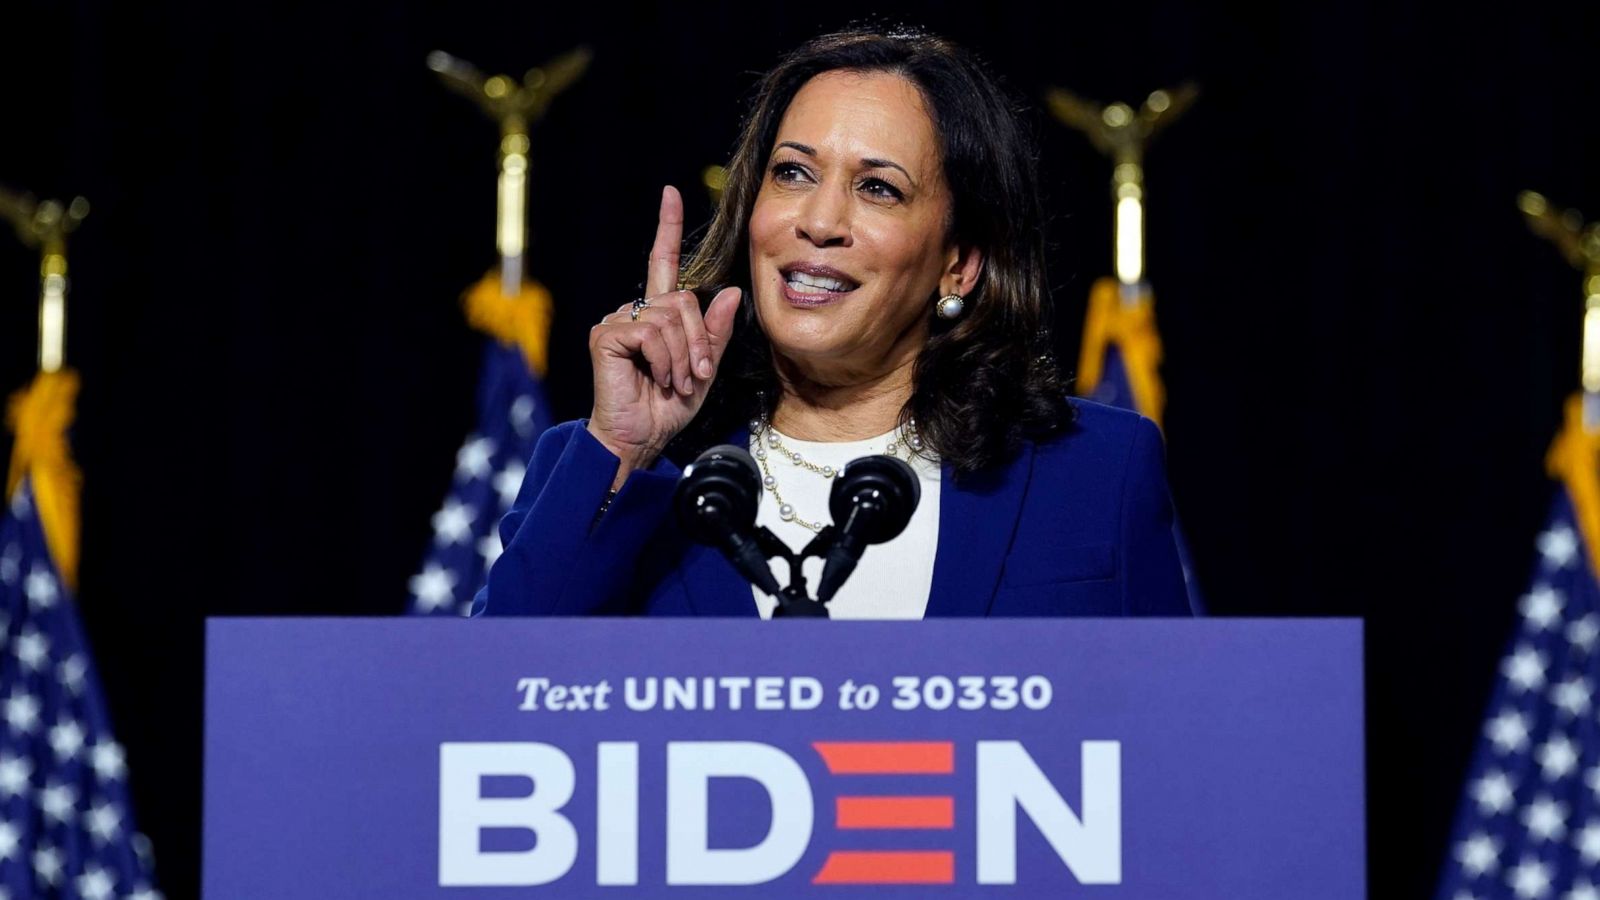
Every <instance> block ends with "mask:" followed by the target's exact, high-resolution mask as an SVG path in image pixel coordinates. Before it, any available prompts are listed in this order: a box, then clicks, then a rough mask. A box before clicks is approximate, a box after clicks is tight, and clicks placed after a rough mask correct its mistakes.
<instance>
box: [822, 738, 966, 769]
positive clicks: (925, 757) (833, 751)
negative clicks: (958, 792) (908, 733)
mask: <svg viewBox="0 0 1600 900" xmlns="http://www.w3.org/2000/svg"><path fill="white" fill-rule="evenodd" d="M811 746H813V747H815V748H816V750H817V753H819V754H821V755H822V761H823V762H824V763H825V764H827V766H828V771H829V772H832V773H833V774H835V775H949V774H950V773H952V772H954V771H955V768H956V751H955V744H953V743H951V742H949V741H902V742H882V743H871V742H865V741H852V742H848V743H844V742H831V743H830V742H826V741H818V742H816V743H814V744H812V745H811Z"/></svg>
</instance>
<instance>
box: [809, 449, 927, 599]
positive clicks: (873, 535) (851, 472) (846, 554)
mask: <svg viewBox="0 0 1600 900" xmlns="http://www.w3.org/2000/svg"><path fill="white" fill-rule="evenodd" d="M921 500H922V485H920V484H918V483H917V475H916V473H915V472H913V471H911V467H910V466H908V465H906V464H905V463H904V462H901V461H900V460H898V459H895V458H894V457H892V456H863V457H861V458H860V459H856V460H851V461H850V462H849V463H848V464H846V465H845V467H844V471H843V472H841V473H839V478H838V480H837V481H835V482H834V483H833V491H832V492H831V493H830V494H829V495H828V512H830V513H832V514H833V524H834V527H835V528H837V529H838V534H837V537H836V538H835V540H834V542H833V546H832V547H830V548H828V555H827V557H826V561H825V562H824V563H823V566H822V581H821V582H820V583H819V584H818V586H817V599H818V600H820V601H822V602H823V603H826V602H828V601H829V600H830V599H832V598H833V595H834V594H835V593H837V592H838V590H839V588H840V587H841V586H843V585H844V581H845V579H846V578H849V577H850V573H851V572H854V571H855V569H856V563H858V562H860V561H861V554H862V553H863V552H864V551H865V550H866V549H867V545H868V544H881V543H883V542H885V541H889V540H893V539H894V538H895V537H896V536H897V535H899V534H900V532H902V531H904V530H905V528H906V523H908V522H910V521H911V514H912V513H913V512H916V509H917V503H918V502H920V501H921Z"/></svg>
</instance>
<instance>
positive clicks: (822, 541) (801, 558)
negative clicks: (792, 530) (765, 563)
mask: <svg viewBox="0 0 1600 900" xmlns="http://www.w3.org/2000/svg"><path fill="white" fill-rule="evenodd" d="M838 537H839V532H838V530H837V529H835V528H834V527H833V526H832V525H826V526H824V527H823V529H822V530H821V531H819V532H817V536H816V537H814V538H812V539H811V542H810V543H808V544H806V545H805V547H804V548H802V549H801V550H800V552H799V553H795V552H794V551H793V550H790V549H789V545H788V544H785V543H784V542H783V540H782V539H781V538H779V537H778V536H777V535H775V534H773V533H772V531H771V530H770V529H769V528H767V526H765V525H763V526H761V527H759V528H757V529H756V546H757V547H760V548H761V552H762V553H765V554H766V555H767V558H768V559H782V560H784V561H785V562H787V563H788V564H789V585H788V587H785V588H784V589H783V590H782V592H780V593H779V594H778V596H777V598H776V599H777V601H778V606H777V608H776V609H774V610H773V611H772V617H773V618H774V619H777V618H786V619H826V618H828V603H827V601H826V600H817V599H815V598H813V597H812V596H811V594H810V593H809V591H808V590H807V586H806V576H805V573H804V572H802V571H801V567H802V566H804V565H805V561H806V560H807V559H810V558H812V557H816V558H818V559H823V558H826V557H827V555H828V551H829V550H831V549H833V544H834V542H835V541H836V540H838Z"/></svg>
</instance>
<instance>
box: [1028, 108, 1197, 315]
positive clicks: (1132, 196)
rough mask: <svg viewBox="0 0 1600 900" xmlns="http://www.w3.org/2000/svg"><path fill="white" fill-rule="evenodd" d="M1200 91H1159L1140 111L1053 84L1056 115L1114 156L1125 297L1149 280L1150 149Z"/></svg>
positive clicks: (1119, 257)
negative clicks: (1147, 185)
mask: <svg viewBox="0 0 1600 900" xmlns="http://www.w3.org/2000/svg"><path fill="white" fill-rule="evenodd" d="M1199 96H1200V89H1199V88H1198V87H1196V86H1195V85H1193V84H1184V85H1182V86H1180V87H1178V88H1176V89H1174V90H1171V91H1155V92H1154V93H1152V94H1151V95H1150V96H1149V97H1146V98H1145V101H1144V103H1143V104H1142V105H1141V106H1140V107H1139V109H1138V110H1137V111H1136V110H1134V108H1133V107H1131V106H1129V105H1128V104H1126V103H1111V104H1108V105H1106V106H1099V105H1097V104H1095V103H1092V102H1090V101H1088V100H1085V99H1083V98H1082V97H1079V96H1077V95H1076V94H1074V93H1072V92H1071V91H1068V90H1065V89H1064V88H1051V89H1050V92H1049V94H1048V96H1047V98H1046V99H1047V101H1048V103H1049V106H1050V111H1051V112H1052V113H1054V114H1055V117H1056V118H1057V119H1060V120H1061V121H1062V123H1064V124H1066V125H1067V126H1069V127H1071V128H1076V129H1077V130H1079V131H1081V132H1083V133H1084V134H1085V135H1087V136H1088V138H1089V142H1090V143H1092V144H1093V145H1094V146H1095V149H1097V150H1099V151H1100V152H1101V153H1103V154H1105V155H1106V156H1109V157H1111V161H1112V164H1113V168H1112V172H1111V196H1112V200H1113V202H1114V203H1115V204H1116V205H1115V207H1114V208H1115V213H1114V215H1115V232H1114V234H1115V241H1114V246H1115V262H1116V270H1117V280H1118V281H1120V282H1121V283H1122V286H1123V288H1124V290H1123V291H1122V295H1123V298H1124V300H1125V301H1126V302H1130V303H1131V302H1136V300H1137V297H1138V290H1137V288H1138V285H1140V284H1141V283H1142V282H1143V281H1144V195H1145V190H1144V154H1145V148H1146V147H1148V146H1149V144H1150V141H1151V139H1152V138H1154V137H1155V136H1156V134H1157V133H1158V132H1160V131H1161V130H1162V129H1163V128H1165V127H1166V126H1168V125H1170V124H1172V122H1174V121H1175V120H1177V118H1178V117H1179V116H1181V115H1183V113H1184V111H1185V110H1187V109H1188V108H1189V106H1190V105H1192V104H1193V103H1194V101H1195V99H1196V98H1197V97H1199Z"/></svg>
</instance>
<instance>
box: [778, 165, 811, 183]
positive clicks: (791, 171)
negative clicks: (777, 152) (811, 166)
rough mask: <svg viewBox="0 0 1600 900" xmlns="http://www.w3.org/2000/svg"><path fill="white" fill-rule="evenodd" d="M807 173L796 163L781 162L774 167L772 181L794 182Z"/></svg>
mask: <svg viewBox="0 0 1600 900" xmlns="http://www.w3.org/2000/svg"><path fill="white" fill-rule="evenodd" d="M805 173H806V170H805V169H802V168H801V167H800V166H798V165H796V164H794V163H789V162H781V163H778V164H777V165H775V166H773V167H772V180H773V181H777V182H789V181H794V180H795V179H797V178H799V177H800V176H802V175H804V174H805Z"/></svg>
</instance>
